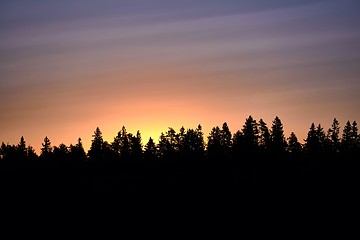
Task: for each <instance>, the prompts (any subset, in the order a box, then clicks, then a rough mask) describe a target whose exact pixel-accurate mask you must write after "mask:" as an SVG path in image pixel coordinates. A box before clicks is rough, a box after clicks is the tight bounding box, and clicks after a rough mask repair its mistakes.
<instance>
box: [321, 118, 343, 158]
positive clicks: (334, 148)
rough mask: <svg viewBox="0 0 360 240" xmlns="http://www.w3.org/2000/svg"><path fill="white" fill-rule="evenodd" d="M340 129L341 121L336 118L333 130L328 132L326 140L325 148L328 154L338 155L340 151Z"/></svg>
mask: <svg viewBox="0 0 360 240" xmlns="http://www.w3.org/2000/svg"><path fill="white" fill-rule="evenodd" d="M339 134H340V127H339V121H338V120H337V119H336V118H334V120H333V123H332V125H331V128H329V130H328V132H327V136H326V138H325V148H326V150H327V151H328V152H331V153H337V152H339V150H340V138H339Z"/></svg>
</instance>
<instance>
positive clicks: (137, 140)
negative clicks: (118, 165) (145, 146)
mask: <svg viewBox="0 0 360 240" xmlns="http://www.w3.org/2000/svg"><path fill="white" fill-rule="evenodd" d="M142 154H143V151H142V143H141V134H140V131H137V132H136V136H132V137H131V158H132V159H133V160H135V161H140V160H141V159H142Z"/></svg>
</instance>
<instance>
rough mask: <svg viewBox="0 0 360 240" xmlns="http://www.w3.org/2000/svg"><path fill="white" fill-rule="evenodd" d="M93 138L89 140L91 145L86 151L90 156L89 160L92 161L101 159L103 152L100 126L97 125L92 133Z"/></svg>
mask: <svg viewBox="0 0 360 240" xmlns="http://www.w3.org/2000/svg"><path fill="white" fill-rule="evenodd" d="M92 137H93V139H92V140H91V147H90V150H89V152H88V155H89V157H90V160H91V161H93V162H98V161H101V159H102V154H103V151H102V150H103V144H104V140H103V137H102V132H101V131H100V128H99V127H97V128H96V130H95V132H94V135H92Z"/></svg>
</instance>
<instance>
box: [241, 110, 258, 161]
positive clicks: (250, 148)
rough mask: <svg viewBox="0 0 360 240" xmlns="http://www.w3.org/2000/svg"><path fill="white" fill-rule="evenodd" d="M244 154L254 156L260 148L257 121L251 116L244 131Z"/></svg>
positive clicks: (246, 121)
mask: <svg viewBox="0 0 360 240" xmlns="http://www.w3.org/2000/svg"><path fill="white" fill-rule="evenodd" d="M242 133H243V139H244V141H243V145H244V148H243V150H244V153H245V154H246V155H253V154H255V153H256V151H257V148H258V139H259V130H258V127H257V123H256V121H255V120H254V119H253V118H252V116H251V115H250V116H249V117H248V118H247V119H246V120H245V124H244V126H243V129H242Z"/></svg>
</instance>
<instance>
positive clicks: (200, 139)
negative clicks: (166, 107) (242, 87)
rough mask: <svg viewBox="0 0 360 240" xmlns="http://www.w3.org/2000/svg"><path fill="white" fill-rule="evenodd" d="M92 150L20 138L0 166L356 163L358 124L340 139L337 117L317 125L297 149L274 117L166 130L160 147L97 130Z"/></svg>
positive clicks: (4, 148)
mask: <svg viewBox="0 0 360 240" xmlns="http://www.w3.org/2000/svg"><path fill="white" fill-rule="evenodd" d="M92 137H93V139H92V144H91V147H90V150H89V151H88V152H87V153H86V151H85V150H84V148H83V144H82V142H81V139H80V138H79V139H78V141H77V143H76V144H75V145H72V144H71V145H70V146H66V145H65V144H60V145H59V146H54V147H53V146H51V141H50V139H48V137H45V139H44V142H43V143H42V148H41V153H40V155H39V156H38V155H37V154H36V153H35V151H34V149H33V148H32V147H31V146H26V142H25V140H24V138H23V137H21V139H20V142H19V143H18V144H17V145H10V144H5V143H2V145H1V149H0V160H1V167H2V168H3V169H4V168H26V167H49V168H57V167H59V168H61V167H62V168H75V169H79V168H87V167H91V168H106V167H112V166H117V165H119V164H121V163H127V164H129V163H153V162H162V163H179V164H181V163H183V164H196V163H208V164H227V163H235V164H240V165H241V164H244V165H246V164H252V163H251V162H252V161H255V160H257V161H259V160H266V161H269V160H273V161H279V160H285V159H286V160H289V161H291V160H298V161H299V160H309V159H315V160H319V159H337V160H339V159H345V158H346V159H356V158H357V157H358V156H359V153H360V136H359V134H358V128H357V123H356V121H354V122H353V123H350V121H347V123H346V124H345V126H344V128H343V130H342V134H341V133H340V124H339V122H338V120H337V119H336V118H335V119H334V120H333V123H332V125H331V128H329V129H328V130H327V131H325V130H324V129H323V127H322V126H321V124H318V125H317V126H316V125H315V124H314V123H313V124H311V126H310V129H309V132H308V134H307V138H306V139H305V143H304V144H301V143H300V142H299V141H298V139H297V137H296V135H295V133H293V132H292V133H291V134H290V136H289V137H288V138H285V135H284V130H283V124H282V122H281V120H280V118H279V117H275V119H274V120H273V122H272V124H271V127H268V125H267V124H266V123H265V122H264V121H263V120H262V119H260V120H259V121H258V122H257V121H256V120H255V119H253V118H252V116H249V117H248V118H247V119H246V121H245V123H244V125H243V128H242V129H241V130H238V131H237V132H235V133H231V132H230V130H229V127H228V125H227V123H226V122H225V123H224V124H223V125H222V126H221V127H218V126H216V127H214V128H213V129H212V130H211V132H210V133H209V135H208V136H207V143H205V140H204V134H203V132H202V127H201V126H200V125H199V126H198V127H197V128H196V129H185V128H184V127H182V128H181V129H180V130H179V131H178V132H176V131H175V130H174V129H173V128H169V129H168V131H167V132H165V133H161V136H160V138H159V142H158V143H157V144H155V142H154V140H153V139H152V138H150V139H149V141H148V142H147V143H146V144H145V145H143V143H142V139H141V134H140V132H139V131H138V132H137V133H136V134H135V135H133V134H132V133H128V132H127V131H126V128H125V127H122V129H121V131H119V132H118V134H117V135H116V136H115V137H114V140H113V141H112V142H110V143H109V142H107V141H104V140H103V137H102V133H101V131H100V129H99V128H96V130H95V132H94V135H92Z"/></svg>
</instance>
